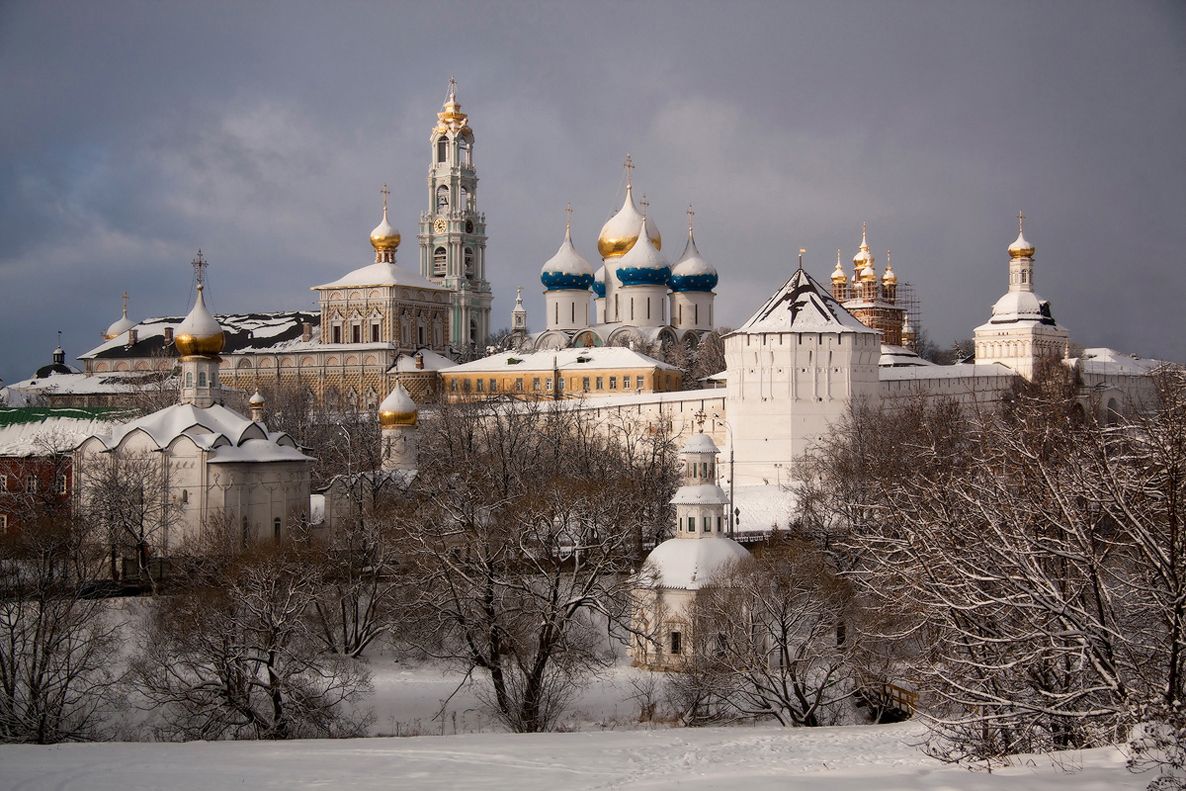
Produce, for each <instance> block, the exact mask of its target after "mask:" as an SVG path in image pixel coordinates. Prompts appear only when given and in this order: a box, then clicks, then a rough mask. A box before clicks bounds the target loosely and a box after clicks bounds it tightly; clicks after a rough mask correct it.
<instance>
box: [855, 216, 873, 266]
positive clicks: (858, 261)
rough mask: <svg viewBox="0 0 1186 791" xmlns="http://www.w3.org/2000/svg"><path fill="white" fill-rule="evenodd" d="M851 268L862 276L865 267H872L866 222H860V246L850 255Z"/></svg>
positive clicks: (871, 254)
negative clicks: (854, 253) (855, 252)
mask: <svg viewBox="0 0 1186 791" xmlns="http://www.w3.org/2000/svg"><path fill="white" fill-rule="evenodd" d="M852 265H853V269H854V270H855V271H857V272H858V273H860V274H861V276H862V277H863V276H864V274H865V273H864V270H865V268H866V267H868V268H869V269H872V268H873V253H872V252H870V251H869V236H868V224H867V223H861V246H860V249H858V250H857V254H856V255H854V256H853V257H852Z"/></svg>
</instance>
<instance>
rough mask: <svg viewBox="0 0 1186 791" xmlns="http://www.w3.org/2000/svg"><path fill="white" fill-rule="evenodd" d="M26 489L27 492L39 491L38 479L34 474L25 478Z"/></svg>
mask: <svg viewBox="0 0 1186 791" xmlns="http://www.w3.org/2000/svg"><path fill="white" fill-rule="evenodd" d="M25 491H26V492H35V491H37V479H36V478H34V477H33V476H32V475H30V476H28V477H27V478H25Z"/></svg>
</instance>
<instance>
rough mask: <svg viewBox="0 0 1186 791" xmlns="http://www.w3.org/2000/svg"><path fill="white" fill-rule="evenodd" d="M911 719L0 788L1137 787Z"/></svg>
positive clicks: (491, 740)
mask: <svg viewBox="0 0 1186 791" xmlns="http://www.w3.org/2000/svg"><path fill="white" fill-rule="evenodd" d="M922 733H923V731H922V729H921V727H920V726H919V725H917V724H915V723H903V724H900V725H883V726H856V727H846V728H813V729H807V728H800V729H781V728H775V727H761V728H705V729H683V728H681V729H664V730H629V731H624V730H619V731H602V732H584V733H553V734H533V735H515V734H507V733H476V734H463V735H459V736H417V737H410V738H379V739H345V740H338V741H330V740H321V741H297V742H283V743H276V742H191V743H188V744H145V743H103V744H67V745H59V746H53V747H37V746H30V745H13V746H5V747H0V788H4V789H12V791H17V790H18V789H19V790H20V791H31V790H32V789H45V790H46V791H57V790H58V789H88V791H108V789H110V790H111V791H138V789H176V791H189V790H190V789H195V790H196V789H224V788H249V789H253V791H256V790H258V789H272V788H276V789H279V788H283V789H338V788H350V789H385V790H388V789H426V790H429V791H431V789H508V790H511V789H513V790H514V791H534V790H535V789H539V791H558V790H559V789H565V790H568V789H573V790H576V789H616V788H622V789H625V788H629V789H666V788H671V789H676V788H678V789H681V791H688V790H691V791H696V790H698V789H729V791H763V790H764V789H812V790H813V791H849V790H850V789H851V790H852V791H857V789H860V790H861V791H865V790H866V789H878V791H894V790H895V789H903V790H905V789H928V790H930V791H949V790H950V789H967V790H968V791H991V790H992V789H1009V791H1020V790H1021V789H1035V790H1036V791H1055V790H1056V789H1075V791H1105V789H1139V788H1143V787H1144V785H1145V784H1147V783H1148V782H1149V780H1150V778H1149V777H1147V776H1134V775H1130V774H1129V773H1128V772H1127V771H1126V770H1125V769H1124V758H1123V756H1122V755H1121V754H1120V752H1119V751H1117V750H1089V751H1084V752H1079V753H1065V754H1062V755H1060V756H1059V757H1058V758H1059V763H1060V764H1061V767H1059V766H1056V765H1055V763H1054V762H1053V761H1052V760H1051V759H1050V758H1048V757H1033V758H1020V759H1019V760H1018V761H1017V763H1016V765H1015V766H1011V767H1007V768H1004V769H997V770H995V771H994V772H993V773H991V774H988V773H985V772H971V771H969V770H967V769H962V768H959V767H952V766H945V765H943V764H940V763H938V762H937V761H934V760H932V759H930V758H927V757H926V756H924V755H923V754H922V753H920V752H919V751H918V750H917V749H916V748H915V747H914V746H913V745H914V743H916V742H917V741H918V740H919V739H920V738H921V736H922Z"/></svg>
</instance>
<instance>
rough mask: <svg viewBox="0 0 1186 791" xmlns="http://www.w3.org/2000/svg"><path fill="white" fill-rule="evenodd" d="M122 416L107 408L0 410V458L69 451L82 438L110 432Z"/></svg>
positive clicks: (116, 411)
mask: <svg viewBox="0 0 1186 791" xmlns="http://www.w3.org/2000/svg"><path fill="white" fill-rule="evenodd" d="M123 414H126V413H124V412H121V411H120V410H116V409H107V408H84V409H75V408H66V407H54V408H49V407H19V408H0V456H41V455H44V454H47V453H65V452H67V451H71V450H73V449H74V448H75V447H77V446H78V443H80V442H82V440H83V439H85V438H86V437H89V436H91V435H92V434H97V433H101V432H105V431H110V430H111V427H112V425H113V423H114V422H116V421H118V420H119V419H120V418H121V416H122V415H123Z"/></svg>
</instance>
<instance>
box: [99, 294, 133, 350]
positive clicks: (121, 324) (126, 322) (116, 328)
mask: <svg viewBox="0 0 1186 791" xmlns="http://www.w3.org/2000/svg"><path fill="white" fill-rule="evenodd" d="M135 326H136V322H134V321H132V320H131V319H129V318H128V293H127V292H126V291H125V292H124V305H123V311H122V314H121V315H120V317H119V318H118V319H116V320H115V321H113V322H112V323H111V326H110V327H108V328H107V329H106V330H105V331H104V332H103V340H105V341H111V340H115V339H116V338H118V337H119V336H121V335H123V334H124V333H125V332H127V331H128V330H130V329H132V328H133V327H135Z"/></svg>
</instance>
